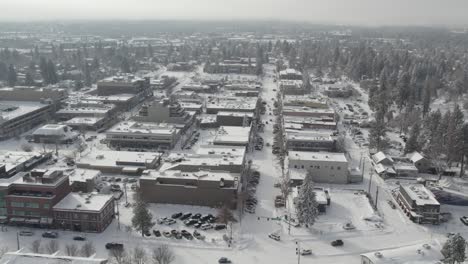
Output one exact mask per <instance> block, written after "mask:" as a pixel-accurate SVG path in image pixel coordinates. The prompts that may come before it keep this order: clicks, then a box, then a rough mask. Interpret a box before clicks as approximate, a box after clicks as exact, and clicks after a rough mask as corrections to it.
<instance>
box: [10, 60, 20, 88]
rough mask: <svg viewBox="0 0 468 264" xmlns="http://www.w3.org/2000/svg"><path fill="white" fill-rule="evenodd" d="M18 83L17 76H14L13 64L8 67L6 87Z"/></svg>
mask: <svg viewBox="0 0 468 264" xmlns="http://www.w3.org/2000/svg"><path fill="white" fill-rule="evenodd" d="M17 81H18V76H17V75H16V70H15V67H14V66H13V64H10V66H9V67H8V85H9V86H15V84H16V82H17Z"/></svg>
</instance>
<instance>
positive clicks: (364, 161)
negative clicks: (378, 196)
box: [361, 159, 372, 190]
mask: <svg viewBox="0 0 468 264" xmlns="http://www.w3.org/2000/svg"><path fill="white" fill-rule="evenodd" d="M365 169H366V160H365V159H364V160H363V162H362V171H361V178H362V179H364V170H365ZM371 177H372V176H371ZM369 190H370V189H369Z"/></svg>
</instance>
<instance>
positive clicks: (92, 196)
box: [54, 193, 114, 212]
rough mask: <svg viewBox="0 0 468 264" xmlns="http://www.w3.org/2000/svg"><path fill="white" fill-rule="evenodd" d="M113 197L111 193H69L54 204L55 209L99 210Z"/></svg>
mask: <svg viewBox="0 0 468 264" xmlns="http://www.w3.org/2000/svg"><path fill="white" fill-rule="evenodd" d="M113 199H114V196H113V195H111V194H97V193H81V194H80V193H69V194H68V195H67V196H65V197H64V198H63V199H62V200H61V201H60V202H59V203H58V204H56V205H55V206H54V210H73V211H93V212H99V211H101V210H102V209H103V208H104V207H105V205H106V204H107V203H108V202H111V201H112V200H113Z"/></svg>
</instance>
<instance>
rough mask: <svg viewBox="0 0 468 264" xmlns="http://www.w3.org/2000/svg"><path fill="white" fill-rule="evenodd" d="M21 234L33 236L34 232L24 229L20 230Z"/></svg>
mask: <svg viewBox="0 0 468 264" xmlns="http://www.w3.org/2000/svg"><path fill="white" fill-rule="evenodd" d="M19 235H20V236H33V235H34V232H32V231H25V230H23V231H20V232H19Z"/></svg>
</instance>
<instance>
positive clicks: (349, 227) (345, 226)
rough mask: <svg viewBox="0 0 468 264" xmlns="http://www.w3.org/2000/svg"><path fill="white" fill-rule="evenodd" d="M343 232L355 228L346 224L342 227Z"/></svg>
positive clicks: (350, 224)
mask: <svg viewBox="0 0 468 264" xmlns="http://www.w3.org/2000/svg"><path fill="white" fill-rule="evenodd" d="M343 229H344V230H353V229H356V227H355V226H354V225H353V224H352V223H346V224H344V225H343Z"/></svg>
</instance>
